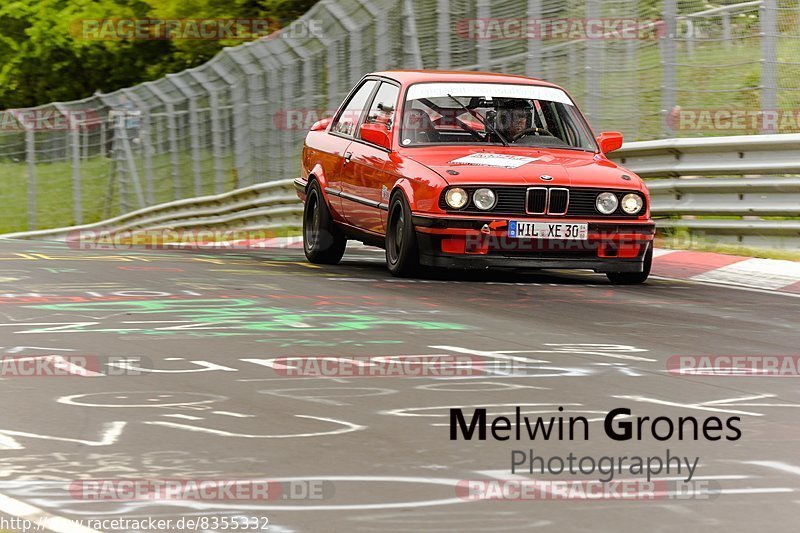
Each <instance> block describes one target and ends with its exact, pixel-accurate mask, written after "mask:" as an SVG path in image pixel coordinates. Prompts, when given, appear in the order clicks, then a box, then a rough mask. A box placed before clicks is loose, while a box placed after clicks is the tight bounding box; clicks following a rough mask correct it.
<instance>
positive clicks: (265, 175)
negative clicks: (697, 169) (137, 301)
mask: <svg viewBox="0 0 800 533" xmlns="http://www.w3.org/2000/svg"><path fill="white" fill-rule="evenodd" d="M623 19H626V20H634V21H635V22H636V25H637V28H638V29H639V30H641V31H640V34H637V35H636V36H635V38H623V37H624V36H621V35H619V34H618V32H615V30H614V27H613V24H610V25H609V26H608V27H609V28H610V29H605V26H601V30H599V31H594V33H593V34H591V35H590V32H589V28H590V27H589V24H595V23H596V22H597V21H611V22H612V23H613V22H614V21H620V20H623ZM536 21H539V22H542V21H549V22H548V23H547V28H548V30H546V31H531V28H532V27H533V26H532V23H535V22H536ZM558 24H562V26H558ZM563 24H566V25H567V26H566V28H567V29H566V30H564V27H565V26H563ZM520 26H521V27H523V28H526V31H518V28H519V27H520ZM536 27H538V28H541V25H540V26H536ZM799 27H800V7H799V6H798V0H791V1H789V0H759V1H751V2H745V3H738V4H733V3H726V4H725V5H721V6H719V7H715V8H708V6H707V5H706V4H705V2H703V1H700V0H588V1H578V0H567V1H564V0H321V1H320V2H319V3H318V4H317V5H316V6H315V7H314V8H313V9H312V10H311V11H309V12H308V13H307V14H306V15H305V16H304V17H303V18H302V19H301V20H300V21H299V22H297V23H296V24H294V25H293V27H292V28H291V29H289V30H284V31H283V32H280V33H278V34H276V35H273V36H271V37H269V38H264V39H261V40H258V41H254V42H251V43H248V44H245V45H243V46H239V47H236V48H229V49H226V50H225V51H223V52H222V53H220V54H219V55H217V56H216V57H215V58H214V59H213V60H211V61H210V62H208V63H207V64H204V65H202V66H200V67H197V68H194V69H189V70H187V71H184V72H181V73H178V74H174V75H170V76H167V77H166V78H163V79H159V80H157V81H153V82H148V83H143V84H140V85H137V86H135V87H131V88H127V89H122V90H120V91H116V92H114V93H110V94H98V95H95V96H92V97H90V98H87V99H85V100H80V101H75V102H66V103H53V104H50V105H47V106H42V107H40V108H36V109H27V110H13V111H10V112H6V113H5V114H4V115H3V120H2V127H0V195H2V205H3V207H4V209H3V210H2V211H0V232H10V231H21V230H26V229H27V230H33V229H38V228H48V227H58V226H68V225H72V224H83V223H89V222H93V221H97V220H101V219H104V218H108V217H112V216H117V215H120V214H122V213H126V212H130V211H133V210H136V209H141V208H143V207H145V206H148V205H153V204H157V203H162V202H167V201H172V200H177V199H181V198H190V197H194V196H200V195H208V194H219V193H222V192H225V191H228V190H232V189H235V188H241V187H245V186H249V185H253V184H257V183H260V182H264V181H271V180H279V179H285V178H290V177H294V176H295V175H296V174H297V172H298V169H299V163H298V160H299V158H298V155H299V150H300V146H301V143H302V138H303V137H304V135H305V132H306V130H307V128H308V126H309V125H310V124H311V123H312V122H313V121H314V120H315V119H317V118H319V117H320V116H322V115H324V114H325V113H326V111H330V110H332V109H334V108H335V107H336V106H338V104H339V103H340V101H341V99H342V98H343V96H344V94H345V93H346V92H347V91H348V90H349V89H350V88H351V87H352V85H353V84H354V83H355V82H356V81H357V80H358V79H359V78H360V77H361V76H363V75H364V74H365V73H367V72H370V71H374V70H380V69H388V68H442V69H459V70H492V71H498V72H508V73H517V74H526V75H530V76H534V77H540V78H545V79H548V80H551V81H554V82H556V83H559V84H562V85H564V86H565V87H566V88H567V89H568V90H570V92H571V93H572V94H573V96H574V97H575V99H576V100H577V101H578V103H579V104H580V105H581V106H582V107H583V109H584V111H585V112H586V113H587V115H588V117H589V119H590V121H591V122H592V125H593V126H594V128H595V129H596V130H597V131H600V130H619V131H622V132H623V133H624V134H625V136H626V138H627V139H628V140H647V139H658V138H665V137H675V136H698V135H715V134H716V135H719V134H720V129H726V127H727V126H730V127H729V128H728V129H727V131H724V132H723V133H724V134H733V133H754V132H753V131H752V130H753V128H754V127H756V128H757V129H758V130H763V131H768V132H769V131H774V132H780V133H784V132H798V131H800V124H798V123H797V122H800V120H799V121H795V122H792V120H791V118H792V110H797V109H800V61H799V60H797V57H800V54H798V53H797V52H798V51H800V40H799V39H800V31H798V28H799ZM558 28H560V30H558ZM581 28H583V30H585V31H584V32H583V33H582V30H581ZM591 28H596V26H592V27H591ZM558 31H561V33H558ZM718 110H721V111H723V113H722V115H721V116H722V117H723V119H722V120H720V119H719V116H718V115H719V114H718V113H717V114H713V113H715V112H716V111H718ZM734 111H735V112H737V113H739V115H737V116H740V118H741V117H744V119H743V122H742V124H738V123H734V121H732V120H731V119H730V115H731V112H734ZM775 112H780V113H779V115H778V118H779V119H778V120H777V121H772V122H769V123H767V122H765V121H764V120H762V118H763V116H764V114H765V113H766V114H770V113H773V114H775ZM726 113H727V115H726ZM708 116H711V120H710V122H709V120H708ZM726 116H727V117H728V119H725V117H726ZM754 116H755V117H756V119H757V120H756V119H753V117H754Z"/></svg>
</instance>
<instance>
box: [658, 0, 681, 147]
mask: <svg viewBox="0 0 800 533" xmlns="http://www.w3.org/2000/svg"><path fill="white" fill-rule="evenodd" d="M663 9H664V32H663V35H662V37H661V76H662V78H661V129H662V131H663V133H664V137H672V136H673V135H674V133H675V132H674V131H673V129H672V126H671V125H670V123H669V120H667V118H668V117H669V114H670V113H671V112H672V110H673V109H675V106H676V105H677V102H676V100H675V50H676V47H675V40H676V39H677V31H678V8H677V2H676V0H664V8H663Z"/></svg>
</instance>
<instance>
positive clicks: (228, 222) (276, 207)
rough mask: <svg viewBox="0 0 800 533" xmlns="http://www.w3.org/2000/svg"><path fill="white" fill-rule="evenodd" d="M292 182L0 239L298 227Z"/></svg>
mask: <svg viewBox="0 0 800 533" xmlns="http://www.w3.org/2000/svg"><path fill="white" fill-rule="evenodd" d="M293 181H294V180H291V179H287V180H280V181H270V182H266V183H260V184H258V185H251V186H250V187H244V188H242V189H236V190H233V191H230V192H226V193H222V194H216V195H211V196H199V197H196V198H187V199H185V200H176V201H174V202H168V203H165V204H159V205H155V206H152V207H146V208H144V209H139V210H138V211H133V212H131V213H127V214H125V215H122V216H118V217H116V218H112V219H108V220H103V221H101V222H96V223H94V224H83V225H80V226H70V227H66V228H55V229H47V230H38V231H25V232H18V233H7V234H5V235H3V237H5V238H36V237H47V238H51V239H64V238H68V237H69V236H70V235H77V234H78V232H80V231H90V230H103V231H109V232H121V231H130V230H135V229H151V230H159V229H189V228H212V227H213V228H218V229H243V230H247V229H253V230H255V229H259V230H262V229H279V228H285V227H286V226H296V225H298V224H299V223H300V220H301V215H302V213H303V206H302V204H301V203H300V201H299V200H298V199H297V195H296V193H295V190H294V183H293Z"/></svg>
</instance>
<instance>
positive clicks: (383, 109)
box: [364, 82, 400, 130]
mask: <svg viewBox="0 0 800 533" xmlns="http://www.w3.org/2000/svg"><path fill="white" fill-rule="evenodd" d="M399 95H400V88H399V87H398V86H397V85H393V84H391V83H386V82H383V83H381V87H380V89H378V92H377V93H375V99H374V100H373V101H372V105H371V106H370V108H369V113H367V118H366V119H364V123H366V124H369V123H373V124H383V125H385V126H386V129H387V130H391V129H392V125H393V124H394V111H395V107H397V97H398V96H399Z"/></svg>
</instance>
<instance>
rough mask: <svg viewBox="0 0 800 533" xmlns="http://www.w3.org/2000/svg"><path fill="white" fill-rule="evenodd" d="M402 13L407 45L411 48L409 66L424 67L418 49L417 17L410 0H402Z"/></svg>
mask: <svg viewBox="0 0 800 533" xmlns="http://www.w3.org/2000/svg"><path fill="white" fill-rule="evenodd" d="M403 15H404V17H403V18H404V19H405V30H406V31H405V34H406V39H407V41H408V47H409V48H410V49H411V62H412V65H411V68H415V69H422V68H425V67H424V66H423V65H422V52H421V51H420V49H419V36H418V35H417V19H416V15H415V14H414V4H413V2H412V1H411V0H403Z"/></svg>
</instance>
